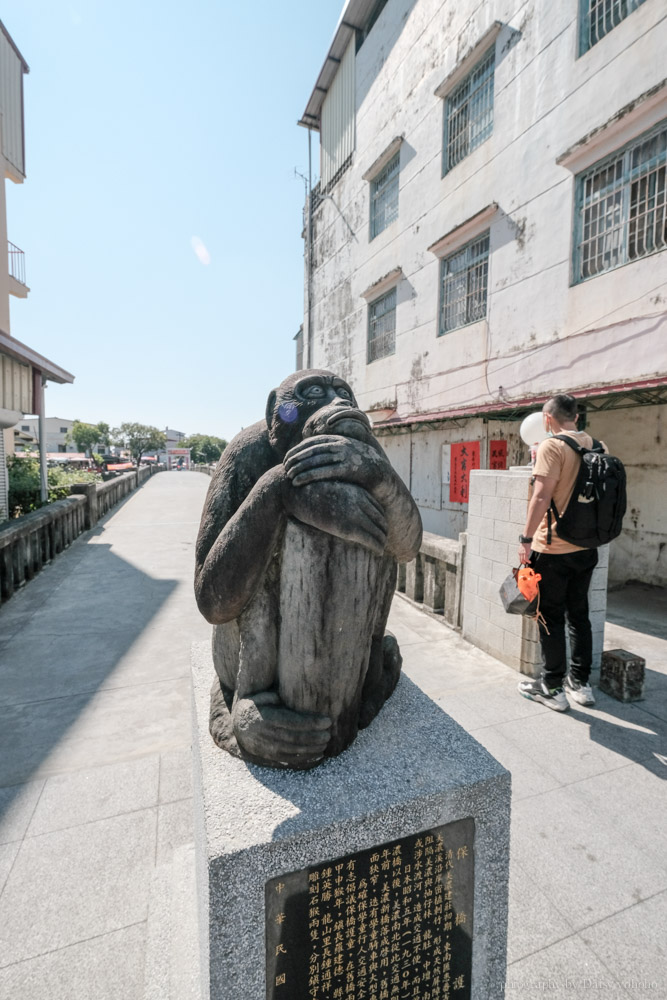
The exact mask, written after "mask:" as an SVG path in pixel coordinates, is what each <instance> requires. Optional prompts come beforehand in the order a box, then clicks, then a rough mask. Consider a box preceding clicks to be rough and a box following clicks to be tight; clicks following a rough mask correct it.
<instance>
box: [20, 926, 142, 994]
mask: <svg viewBox="0 0 667 1000" xmlns="http://www.w3.org/2000/svg"><path fill="white" fill-rule="evenodd" d="M144 935H145V925H144V924H143V923H142V924H135V925H134V926H133V927H124V928H123V929H122V930H118V931H113V932H111V933H110V934H102V935H100V936H99V937H95V938H91V939H90V940H87V941H82V942H80V943H79V944H73V945H70V947H68V948H61V949H59V950H58V951H52V952H50V953H49V954H46V955H40V956H39V957H38V958H33V959H29V960H27V961H24V962H19V963H18V964H16V965H10V966H9V967H7V968H4V969H0V1000H141V997H142V993H143V981H144Z"/></svg>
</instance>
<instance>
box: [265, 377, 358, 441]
mask: <svg viewBox="0 0 667 1000" xmlns="http://www.w3.org/2000/svg"><path fill="white" fill-rule="evenodd" d="M324 410H326V414H325V413H324V412H323V413H322V419H321V420H320V421H317V422H316V426H317V428H318V429H317V430H315V429H311V430H310V434H322V433H329V434H345V432H344V431H343V430H342V429H338V428H336V423H337V422H338V421H339V420H341V419H342V418H346V419H345V420H344V421H343V422H344V423H345V424H346V425H347V424H351V423H352V421H356V422H357V424H359V427H360V428H361V425H362V423H363V422H364V421H365V424H366V429H367V430H366V433H370V424H369V423H368V420H367V418H366V416H365V415H364V414H363V413H362V412H361V410H359V409H358V407H357V401H356V399H355V398H354V393H353V392H352V389H351V388H350V386H349V385H348V384H347V382H345V381H344V379H342V378H339V376H338V375H334V374H333V373H332V372H328V371H324V370H321V369H317V368H315V369H311V370H309V371H300V372H295V373H294V374H293V375H290V376H288V378H286V379H285V380H284V381H283V382H281V383H280V385H279V386H278V388H277V389H274V390H273V391H272V392H271V393H270V394H269V398H268V400H267V404H266V424H267V427H268V430H269V441H270V442H271V446H272V447H273V449H274V450H275V451H276V452H277V454H278V455H279V456H280V457H281V458H283V457H284V456H285V454H286V453H287V452H288V451H289V449H290V448H292V447H293V446H294V445H295V444H298V442H299V441H301V439H302V437H303V436H304V428H305V427H306V424H308V423H309V421H311V420H312V419H313V418H314V417H315V415H316V414H318V412H319V411H324ZM348 418H349V419H348ZM310 426H311V428H313V427H314V426H315V425H313V424H311V425H310ZM340 427H341V428H342V424H341V425H340ZM353 429H354V428H353ZM348 436H350V437H353V436H356V435H355V434H353V433H350V434H349V435H348Z"/></svg>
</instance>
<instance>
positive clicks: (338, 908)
mask: <svg viewBox="0 0 667 1000" xmlns="http://www.w3.org/2000/svg"><path fill="white" fill-rule="evenodd" d="M474 836H475V822H474V819H472V818H470V819H463V820H457V821H456V822H454V823H448V824H447V825H446V826H439V827H434V828H432V829H429V830H424V831H423V832H421V833H417V834H413V835H412V836H410V837H403V838H401V839H400V840H394V841H391V842H390V843H387V844H381V845H380V846H378V847H373V848H370V849H368V850H365V851H359V852H358V853H357V854H348V855H346V856H345V857H342V858H337V859H336V860H334V861H327V862H323V863H322V864H320V865H316V866H314V867H312V868H306V869H303V870H302V871H298V872H290V873H288V874H286V875H281V876H280V877H279V878H274V879H271V880H270V881H268V882H267V883H266V887H265V901H266V976H267V978H266V995H267V998H268V1000H307V998H312V1000H450V998H451V1000H469V998H470V996H471V993H470V986H471V982H470V981H471V972H472V930H473V885H474V878H473V876H474Z"/></svg>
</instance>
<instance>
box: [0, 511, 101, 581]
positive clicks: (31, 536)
mask: <svg viewBox="0 0 667 1000" xmlns="http://www.w3.org/2000/svg"><path fill="white" fill-rule="evenodd" d="M85 508H86V498H85V497H78V496H70V497H65V498H64V500H57V501H56V502H55V503H50V504H48V505H47V506H46V507H42V508H41V509H40V510H34V511H32V513H30V514H24V515H23V517H17V518H16V520H14V521H8V522H7V524H5V525H3V526H2V527H0V599H1V600H3V601H6V600H8V599H9V598H10V597H11V596H12V594H13V593H14V590H15V589H16V588H18V587H21V586H22V585H23V584H24V583H25V582H26V580H32V578H33V576H34V575H35V574H36V573H39V571H40V569H41V568H42V566H44V564H45V563H49V562H51V560H52V559H53V558H54V557H55V556H56V555H58V553H59V552H62V551H63V549H66V548H67V547H68V545H70V544H71V542H73V541H74V539H75V538H77V537H78V536H79V535H80V534H81V532H82V531H83V530H84V528H85V520H86V515H85Z"/></svg>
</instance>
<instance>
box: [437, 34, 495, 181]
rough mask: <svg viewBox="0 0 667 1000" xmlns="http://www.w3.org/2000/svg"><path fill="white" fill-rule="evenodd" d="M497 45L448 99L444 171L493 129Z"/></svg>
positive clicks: (446, 104)
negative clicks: (494, 72) (494, 74)
mask: <svg viewBox="0 0 667 1000" xmlns="http://www.w3.org/2000/svg"><path fill="white" fill-rule="evenodd" d="M495 62H496V48H495V45H493V46H492V47H491V48H490V49H489V51H488V52H487V53H486V55H485V56H484V57H483V59H481V60H480V62H478V63H477V65H476V66H475V67H474V68H473V69H472V70H471V71H470V73H468V75H467V76H466V77H465V78H464V79H463V80H462V81H461V83H460V84H459V85H458V86H457V88H456V90H454V91H452V93H451V94H450V95H449V97H447V99H446V101H445V125H444V160H443V174H446V173H447V171H448V170H451V169H452V167H455V166H456V164H457V163H459V162H460V161H461V160H463V159H464V158H465V157H466V156H467V155H468V153H471V152H472V151H473V149H476V148H477V146H479V145H481V144H482V143H483V142H484V140H485V139H488V138H489V136H490V135H491V133H492V132H493V71H494V67H495Z"/></svg>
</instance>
